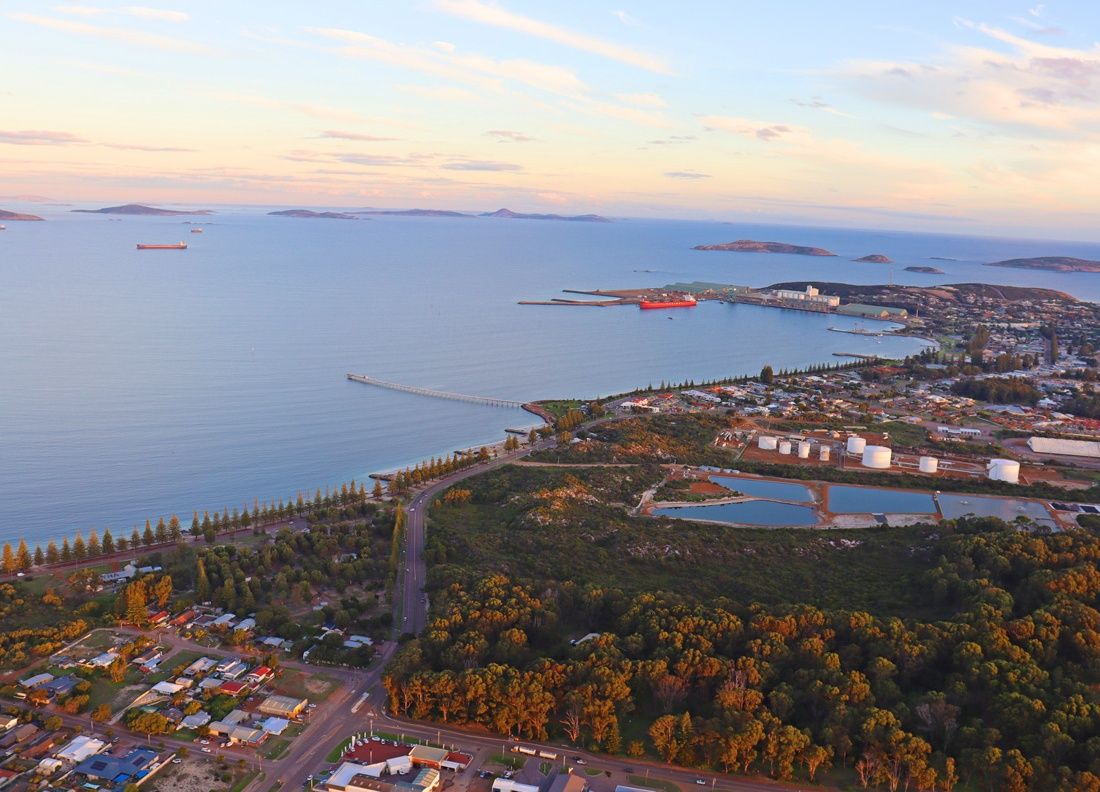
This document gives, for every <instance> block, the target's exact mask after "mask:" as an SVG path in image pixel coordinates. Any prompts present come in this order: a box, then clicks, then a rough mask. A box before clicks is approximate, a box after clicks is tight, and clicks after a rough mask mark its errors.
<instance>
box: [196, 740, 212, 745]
mask: <svg viewBox="0 0 1100 792" xmlns="http://www.w3.org/2000/svg"><path fill="white" fill-rule="evenodd" d="M199 745H210V740H199Z"/></svg>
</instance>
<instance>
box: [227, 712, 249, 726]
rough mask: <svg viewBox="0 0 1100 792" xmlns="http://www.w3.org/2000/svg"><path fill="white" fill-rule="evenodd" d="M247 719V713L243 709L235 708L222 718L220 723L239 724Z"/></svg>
mask: <svg viewBox="0 0 1100 792" xmlns="http://www.w3.org/2000/svg"><path fill="white" fill-rule="evenodd" d="M246 720H248V713H247V712H245V711H244V710H239V709H235V710H233V711H232V712H230V713H229V714H228V715H226V716H225V717H224V718H222V723H226V724H229V725H230V726H240V725H241V723H243V722H244V721H246Z"/></svg>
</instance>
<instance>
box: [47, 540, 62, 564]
mask: <svg viewBox="0 0 1100 792" xmlns="http://www.w3.org/2000/svg"><path fill="white" fill-rule="evenodd" d="M59 560H61V554H60V553H58V552H57V545H56V544H55V543H54V542H53V541H50V542H48V543H47V544H46V563H47V564H56V563H57V562H58V561H59Z"/></svg>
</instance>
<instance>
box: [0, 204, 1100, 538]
mask: <svg viewBox="0 0 1100 792" xmlns="http://www.w3.org/2000/svg"><path fill="white" fill-rule="evenodd" d="M265 211H266V210H264V209H260V208H253V209H247V208H219V210H218V213H217V214H216V215H214V216H211V217H209V218H182V217H125V218H124V219H121V220H112V219H110V218H109V217H108V216H103V215H82V214H72V213H70V212H69V211H68V208H67V207H66V208H62V207H46V208H45V209H44V210H43V211H39V212H38V213H39V214H43V215H44V216H46V217H47V220H48V221H47V222H44V223H8V229H7V230H6V231H4V232H0V273H2V276H3V283H4V288H3V290H2V291H0V333H2V336H3V339H4V343H3V345H2V346H0V370H2V371H3V378H2V382H3V386H2V387H0V493H2V494H3V496H2V497H0V540H14V539H17V538H18V537H21V536H22V537H26V538H27V539H28V541H30V542H31V543H32V545H33V543H35V542H43V543H44V542H45V541H46V540H48V539H59V538H61V537H63V536H72V535H73V534H74V533H75V532H76V531H78V530H80V531H83V532H85V533H86V532H87V531H88V530H89V529H90V528H93V527H94V528H96V529H98V530H99V531H100V532H102V530H103V528H105V527H110V528H111V530H112V532H113V533H114V534H115V535H116V536H118V535H120V534H129V531H130V529H131V528H132V527H133V526H135V525H144V521H145V519H146V518H151V519H152V520H153V521H154V522H155V521H156V519H157V518H158V517H159V516H168V515H171V514H173V513H175V514H179V515H180V516H181V518H182V519H183V520H184V521H185V523H187V522H189V521H190V517H191V513H192V511H193V510H196V509H197V510H200V512H201V511H202V510H204V509H210V510H214V509H218V510H220V509H222V508H223V507H228V508H229V509H230V510H232V509H233V508H234V507H241V506H243V505H244V504H251V503H252V502H253V499H255V498H260V499H261V500H269V499H272V498H275V499H278V498H280V497H281V498H287V497H291V496H294V495H295V494H296V493H297V492H298V491H304V492H312V491H313V490H314V489H315V488H317V487H318V486H320V487H322V488H324V487H325V486H326V485H334V484H338V483H340V482H342V481H347V480H348V479H351V478H355V479H357V480H363V479H365V477H366V476H367V474H369V473H371V472H376V471H380V470H386V469H392V468H394V467H398V466H404V465H406V464H411V463H414V462H415V461H417V460H419V459H423V458H425V457H428V456H431V455H443V454H446V453H448V452H450V451H453V450H455V449H458V448H463V447H468V446H471V445H476V444H481V443H485V442H491V441H495V440H499V439H502V438H503V437H504V429H505V428H506V427H515V426H528V425H531V424H532V423H533V421H532V416H530V415H529V414H527V413H525V412H523V411H521V410H517V409H502V408H494V407H486V406H481V405H476V404H468V403H463V402H455V401H441V400H437V399H431V398H426V397H422V396H417V395H413V394H407V393H401V392H395V391H389V390H383V389H380V388H376V387H371V386H367V385H361V384H358V383H353V382H348V381H347V380H346V379H345V375H346V374H347V373H348V372H357V373H364V374H369V375H372V376H374V377H378V378H381V379H387V380H392V381H395V382H401V383H407V384H410V385H418V386H424V387H430V388H437V389H441V390H448V391H456V392H461V393H472V394H478V395H486V396H497V397H502V398H507V399H515V400H520V401H525V400H531V399H539V398H554V397H573V396H579V397H586V398H590V397H596V396H600V395H607V394H610V393H618V392H623V391H627V390H630V389H632V388H635V387H638V386H645V385H647V384H658V383H660V382H661V381H665V380H667V381H681V380H687V379H695V380H703V379H711V378H718V377H724V376H731V375H739V374H751V373H756V372H757V371H759V370H760V367H761V366H762V365H764V364H765V363H768V364H771V365H772V366H773V367H775V368H776V369H780V368H795V367H801V366H807V365H810V364H813V363H825V362H829V363H831V362H835V361H836V360H837V358H835V357H834V356H833V354H832V353H833V352H837V351H840V352H856V353H878V354H905V353H908V352H913V351H916V350H918V349H919V348H920V347H921V342H919V341H917V340H915V339H883V340H882V341H881V342H876V340H875V339H873V338H866V337H861V336H857V335H850V334H841V333H833V332H829V331H828V330H827V329H826V328H827V327H828V326H830V325H840V326H855V325H856V324H857V322H855V321H854V320H850V319H845V318H843V317H835V316H833V317H827V316H819V315H813V314H808V313H802V312H795V311H780V310H774V309H766V308H758V307H753V306H744V305H720V304H703V305H701V306H699V307H698V308H695V309H690V310H679V311H639V310H637V309H635V308H629V307H621V308H570V307H541V306H520V305H517V301H519V300H523V299H549V298H551V297H555V296H567V295H562V294H561V290H562V289H569V288H575V289H595V288H627V287H637V286H658V285H663V284H666V283H669V282H674V281H690V280H705V281H716V282H728V283H738V284H747V285H753V286H762V285H767V284H769V283H773V282H777V281H783V280H798V279H810V280H821V281H846V282H866V283H877V282H884V281H886V280H887V279H890V278H892V279H893V280H894V281H895V282H906V283H919V284H931V283H952V282H956V283H957V282H964V281H984V282H989V283H1007V284H1021V285H1040V286H1046V287H1050V288H1056V289H1063V290H1065V291H1069V292H1070V293H1072V294H1074V295H1076V296H1079V297H1085V298H1088V299H1100V275H1091V274H1051V273H1039V272H1033V271H1026V270H1011V269H999V268H998V269H994V268H989V267H983V266H981V264H980V262H982V261H989V260H995V259H999V258H1008V257H1016V256H1025V255H1041V254H1052V255H1053V254H1058V255H1076V256H1084V257H1089V258H1100V246H1098V245H1088V244H1078V243H1073V244H1055V243H1050V242H1034V241H1012V240H998V239H982V238H972V237H960V236H934V235H918V234H900V233H885V232H868V231H852V230H838V229H812V228H793V227H776V226H752V225H731V224H724V223H715V222H709V223H704V222H679V221H677V222H673V221H650V220H621V221H616V222H613V223H607V224H594V223H566V222H549V221H531V220H496V219H487V218H477V219H455V218H406V217H374V218H372V219H370V220H356V221H340V220H316V219H295V218H282V217H270V216H266V214H265V213H264V212H265ZM188 220H193V221H203V222H202V225H203V227H204V228H205V233H203V234H201V235H200V234H191V233H189V231H190V226H189V225H187V223H186V221H188ZM739 238H753V239H765V240H772V241H781V242H792V243H798V244H808V245H816V246H821V247H826V248H829V249H831V250H834V251H835V252H837V253H839V254H840V257H839V258H807V257H799V256H783V255H759V254H739V253H719V252H700V251H693V250H691V249H690V248H691V247H692V246H693V245H696V244H700V243H712V242H724V241H730V240H733V239H739ZM178 240H182V241H184V242H187V243H188V244H189V245H190V249H189V250H186V251H172V250H166V251H137V250H135V247H134V246H135V243H138V242H154V243H164V242H176V241H178ZM870 253H885V254H887V255H889V256H891V257H892V258H894V259H895V260H896V262H897V263H896V264H894V265H892V266H886V265H881V264H863V263H855V262H852V261H851V260H850V259H853V258H856V257H859V256H863V255H866V254H870ZM930 256H942V257H950V258H953V259H959V260H958V261H930V260H929V257H930ZM914 264H920V265H928V264H931V265H934V266H937V267H939V268H940V269H942V270H944V272H945V274H944V275H939V276H929V275H919V274H915V273H908V272H904V271H903V267H905V266H909V265H914ZM670 317H671V321H670Z"/></svg>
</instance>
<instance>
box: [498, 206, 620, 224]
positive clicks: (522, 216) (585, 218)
mask: <svg viewBox="0 0 1100 792" xmlns="http://www.w3.org/2000/svg"><path fill="white" fill-rule="evenodd" d="M479 217H502V218H505V219H507V220H566V221H570V222H574V223H610V222H611V220H609V219H608V218H606V217H602V216H600V215H598V214H583V215H558V214H529V213H526V212H513V211H512V210H511V209H497V210H496V211H495V212H482V213H481V214H480V215H479Z"/></svg>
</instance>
